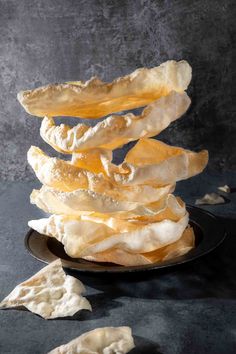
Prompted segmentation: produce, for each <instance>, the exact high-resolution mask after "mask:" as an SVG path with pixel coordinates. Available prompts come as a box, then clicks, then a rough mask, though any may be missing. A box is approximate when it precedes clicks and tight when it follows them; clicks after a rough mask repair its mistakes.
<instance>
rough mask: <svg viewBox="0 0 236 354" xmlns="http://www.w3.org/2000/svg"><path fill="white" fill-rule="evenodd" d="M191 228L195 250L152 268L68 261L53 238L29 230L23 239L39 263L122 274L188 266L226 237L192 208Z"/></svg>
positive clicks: (220, 228) (217, 223) (207, 215)
mask: <svg viewBox="0 0 236 354" xmlns="http://www.w3.org/2000/svg"><path fill="white" fill-rule="evenodd" d="M187 210H188V212H189V214H190V224H191V226H192V227H193V228H194V233H195V236H196V247H195V248H194V249H193V250H191V251H190V252H188V253H187V254H185V255H183V256H180V257H176V258H173V259H171V260H167V261H164V262H158V263H154V264H148V265H141V266H130V267H124V266H119V265H115V264H113V263H98V262H90V261H86V260H83V259H80V258H71V257H69V256H68V255H67V254H66V253H65V251H64V247H63V245H62V244H61V243H60V242H58V241H57V240H56V239H54V238H52V237H48V236H45V235H40V234H39V233H38V232H36V231H34V230H32V229H30V230H29V232H28V233H27V235H26V237H25V246H26V248H27V250H28V251H29V253H30V254H31V255H32V256H33V257H35V258H37V259H38V260H40V261H43V262H45V263H50V262H52V261H54V260H56V259H57V258H61V260H62V263H63V267H65V268H70V269H73V270H79V271H83V272H100V273H124V272H134V271H144V270H150V269H160V268H166V267H171V266H176V265H178V264H182V263H186V262H190V261H192V260H194V259H196V258H198V257H201V256H203V255H205V254H207V253H209V252H210V251H212V250H213V249H215V248H216V247H217V246H218V245H219V244H220V243H221V242H222V241H223V240H224V238H225V236H226V233H225V230H224V227H223V225H222V223H221V221H220V219H218V218H216V217H215V216H214V215H213V214H211V213H209V212H207V211H205V210H203V209H200V208H196V207H193V206H187Z"/></svg>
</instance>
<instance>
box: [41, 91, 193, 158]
mask: <svg viewBox="0 0 236 354" xmlns="http://www.w3.org/2000/svg"><path fill="white" fill-rule="evenodd" d="M189 105H190V98H189V97H188V95H187V94H186V92H183V93H178V92H171V93H170V94H169V95H168V96H165V97H161V98H160V99H159V100H157V101H155V102H153V103H151V104H150V105H148V106H147V107H146V108H145V109H144V110H143V112H142V114H141V115H139V116H135V115H134V114H132V113H128V114H126V115H123V116H122V115H121V116H115V115H113V116H110V117H108V118H106V119H104V120H103V121H102V122H99V123H97V124H96V125H95V126H94V127H88V126H86V125H85V124H78V125H76V126H75V127H71V126H69V125H66V124H61V125H59V126H56V125H55V122H54V119H53V118H51V117H45V118H44V119H43V121H42V124H41V128H40V134H41V137H42V138H43V140H45V141H46V142H47V143H48V144H49V145H51V146H52V147H53V148H54V149H55V150H57V151H59V152H62V153H67V154H71V153H73V152H80V151H84V150H88V149H94V148H97V147H100V148H104V149H109V150H113V149H116V148H118V147H121V146H123V145H124V144H127V143H128V142H130V141H134V140H137V139H140V138H144V137H145V138H147V137H151V136H154V135H157V134H159V133H160V132H161V131H162V130H164V129H165V128H167V127H168V125H169V124H170V123H171V122H173V121H174V120H176V119H178V118H180V117H181V116H182V115H183V114H184V113H185V112H186V110H187V109H188V107H189Z"/></svg>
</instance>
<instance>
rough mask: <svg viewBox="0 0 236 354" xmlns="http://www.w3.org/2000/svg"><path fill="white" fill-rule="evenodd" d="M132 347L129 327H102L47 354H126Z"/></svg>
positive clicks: (132, 341)
mask: <svg viewBox="0 0 236 354" xmlns="http://www.w3.org/2000/svg"><path fill="white" fill-rule="evenodd" d="M134 347H135V345H134V340H133V337H132V332H131V328H130V327H103V328H96V329H94V330H92V331H90V332H86V333H84V334H82V335H81V336H79V337H77V338H75V339H73V340H72V341H70V342H69V343H67V344H64V345H61V346H60V347H58V348H55V349H53V350H52V351H50V352H49V353H48V354H126V353H128V352H129V351H130V350H131V349H133V348H134Z"/></svg>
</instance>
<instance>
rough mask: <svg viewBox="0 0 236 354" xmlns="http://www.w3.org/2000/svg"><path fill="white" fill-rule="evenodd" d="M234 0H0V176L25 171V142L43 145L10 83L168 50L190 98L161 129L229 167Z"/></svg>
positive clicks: (235, 130)
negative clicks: (189, 72) (188, 74)
mask: <svg viewBox="0 0 236 354" xmlns="http://www.w3.org/2000/svg"><path fill="white" fill-rule="evenodd" d="M233 3H234V1H233V0H228V1H222V0H215V1H212V0H211V1H205V0H198V1H184V0H182V1H140V0H136V1H134V0H130V1H123V0H119V1H101V0H100V1H99V0H97V1H95V0H81V1H78V0H77V1H72V0H67V1H64V0H47V1H43V0H31V1H27V0H21V1H17V0H5V1H4V0H0V36H1V37H0V68H1V69H0V85H1V87H0V88H1V91H0V92H1V95H0V114H1V131H0V149H1V159H0V179H1V180H32V179H34V176H33V174H32V172H31V170H30V168H29V167H28V166H27V163H26V152H27V150H28V148H29V147H30V145H32V144H34V145H38V146H40V147H43V148H44V149H45V150H47V151H50V149H49V148H47V147H46V146H45V144H44V143H43V142H42V140H41V139H40V137H39V126H40V119H38V118H34V117H32V116H29V115H27V113H25V112H24V110H23V109H22V108H21V107H20V105H19V104H18V102H17V100H16V94H17V92H18V91H20V90H22V89H30V88H35V87H37V86H40V85H44V84H47V83H49V82H60V81H65V80H80V79H82V80H86V79H89V78H90V77H91V76H92V75H99V76H100V77H101V78H102V79H104V80H112V79H113V78H115V77H117V76H120V75H125V74H127V73H129V72H131V71H133V70H135V69H136V68H138V67H142V66H147V67H152V66H156V65H158V64H160V63H161V62H163V61H165V60H168V59H176V60H179V59H186V60H188V61H189V63H190V64H191V65H192V67H193V80H192V84H191V87H190V89H189V93H190V95H191V97H192V106H191V109H190V111H189V112H188V113H187V115H186V116H185V117H184V118H183V119H181V120H179V121H177V122H175V123H174V124H173V125H172V126H171V127H170V128H168V129H167V130H166V131H165V132H164V133H162V134H161V138H162V139H163V140H165V141H166V142H169V143H172V144H176V145H178V144H179V145H182V146H184V147H187V148H192V149H200V148H203V147H204V148H207V149H208V150H209V152H210V163H209V168H210V169H213V170H230V169H235V167H236V152H235V146H236V143H235V141H236V123H235V120H234V117H233V116H234V110H235V107H233V102H232V93H233V92H232V91H233V87H232V79H231V78H232V75H233V67H232V45H233V38H232V37H233V30H234V27H235V26H234V23H235V19H234V17H233V11H232V10H233ZM76 122H78V120H76ZM119 154H121V153H120V152H118V155H119Z"/></svg>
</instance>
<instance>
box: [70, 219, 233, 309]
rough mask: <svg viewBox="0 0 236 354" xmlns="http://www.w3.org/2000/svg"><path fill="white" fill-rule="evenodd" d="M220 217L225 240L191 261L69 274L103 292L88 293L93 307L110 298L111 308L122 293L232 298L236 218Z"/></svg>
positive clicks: (102, 304) (145, 296)
mask: <svg viewBox="0 0 236 354" xmlns="http://www.w3.org/2000/svg"><path fill="white" fill-rule="evenodd" d="M221 220H222V222H224V224H225V228H226V231H227V233H228V236H227V237H226V239H225V241H224V242H223V243H222V244H221V245H220V246H219V247H218V248H217V249H216V250H214V251H213V252H211V253H210V254H208V255H206V256H203V257H201V258H199V259H197V260H195V261H192V262H190V263H186V264H183V265H179V266H176V267H172V268H166V269H161V270H156V271H155V270H154V271H146V272H140V273H128V274H111V275H107V274H104V275H103V274H86V275H85V274H84V273H79V272H76V271H68V274H71V275H73V276H75V277H78V278H79V279H80V280H81V281H82V282H83V283H84V284H85V285H87V286H90V287H92V288H94V289H97V290H99V291H101V292H102V294H97V295H91V296H88V299H89V300H91V302H92V303H93V304H94V309H95V311H97V310H96V308H98V307H100V308H101V307H104V305H105V304H106V306H108V304H109V303H111V301H112V302H113V304H112V306H111V307H112V308H114V305H115V306H119V303H118V302H117V301H114V300H115V299H118V298H119V297H122V296H129V297H134V298H142V299H170V300H171V299H201V298H217V299H235V298H236V279H235V271H236V262H235V258H236V257H235V254H236V220H233V219H226V218H221ZM212 237H214V235H212ZM94 302H95V303H94ZM98 311H103V310H98ZM106 311H107V309H106ZM108 311H109V308H108ZM100 315H101V314H100ZM104 315H105V314H104Z"/></svg>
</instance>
